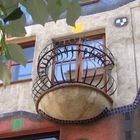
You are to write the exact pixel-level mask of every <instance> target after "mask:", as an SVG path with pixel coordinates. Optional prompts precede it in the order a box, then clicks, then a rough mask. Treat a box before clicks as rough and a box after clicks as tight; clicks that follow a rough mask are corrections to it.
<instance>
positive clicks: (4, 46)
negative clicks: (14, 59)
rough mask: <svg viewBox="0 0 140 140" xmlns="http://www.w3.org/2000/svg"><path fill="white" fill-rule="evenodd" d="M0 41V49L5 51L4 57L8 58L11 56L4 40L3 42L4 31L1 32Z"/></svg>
mask: <svg viewBox="0 0 140 140" xmlns="http://www.w3.org/2000/svg"><path fill="white" fill-rule="evenodd" d="M0 43H1V47H2V50H3V51H4V53H5V57H6V58H7V59H8V60H9V59H10V58H11V56H10V53H9V50H8V48H7V45H6V42H5V33H4V32H3V33H2V38H1V41H0Z"/></svg>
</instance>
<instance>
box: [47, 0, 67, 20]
mask: <svg viewBox="0 0 140 140" xmlns="http://www.w3.org/2000/svg"><path fill="white" fill-rule="evenodd" d="M68 4H69V2H68V1H66V0H48V6H47V8H48V13H49V14H50V15H51V17H52V19H53V20H54V21H56V20H57V19H58V18H59V17H60V15H61V14H62V13H63V12H64V11H65V10H66V9H67V7H68Z"/></svg>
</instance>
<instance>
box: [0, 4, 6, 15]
mask: <svg viewBox="0 0 140 140" xmlns="http://www.w3.org/2000/svg"><path fill="white" fill-rule="evenodd" d="M0 13H1V15H3V14H4V15H7V12H6V8H5V7H4V6H3V5H2V4H0Z"/></svg>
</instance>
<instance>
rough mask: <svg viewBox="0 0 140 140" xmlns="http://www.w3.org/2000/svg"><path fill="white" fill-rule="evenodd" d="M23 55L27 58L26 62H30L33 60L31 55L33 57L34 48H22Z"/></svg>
mask: <svg viewBox="0 0 140 140" xmlns="http://www.w3.org/2000/svg"><path fill="white" fill-rule="evenodd" d="M23 51H24V53H25V55H26V56H27V58H28V61H32V60H33V55H34V46H33V47H30V48H24V49H23Z"/></svg>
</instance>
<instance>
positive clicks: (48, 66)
mask: <svg viewBox="0 0 140 140" xmlns="http://www.w3.org/2000/svg"><path fill="white" fill-rule="evenodd" d="M113 60H114V57H113V55H112V53H111V52H110V50H109V49H107V48H105V47H104V46H103V45H102V44H101V43H100V42H96V45H95V46H92V45H88V44H86V43H84V42H83V43H82V44H81V43H74V42H67V43H52V44H49V45H48V46H47V47H46V48H44V49H43V50H42V52H41V53H40V56H39V59H38V66H37V73H38V77H37V78H36V80H35V82H34V85H33V98H34V100H35V102H36V101H37V100H38V99H39V97H40V96H41V95H43V94H44V93H45V92H46V91H47V90H48V89H51V88H54V87H58V86H61V85H65V84H69V83H78V84H84V85H88V86H91V87H93V88H97V89H99V90H102V91H103V92H105V93H107V94H108V95H110V96H111V95H112V94H114V92H115V91H116V83H115V81H114V79H113V77H112V76H111V70H112V68H113V66H114V61H113ZM73 65H75V66H73ZM57 67H58V69H57ZM58 75H59V76H58Z"/></svg>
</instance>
